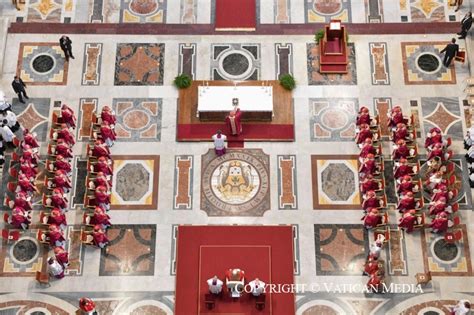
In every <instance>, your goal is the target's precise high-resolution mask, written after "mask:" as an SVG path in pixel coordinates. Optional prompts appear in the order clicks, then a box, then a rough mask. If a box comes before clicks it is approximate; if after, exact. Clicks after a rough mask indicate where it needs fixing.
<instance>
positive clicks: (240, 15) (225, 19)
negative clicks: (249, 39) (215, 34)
mask: <svg viewBox="0 0 474 315" xmlns="http://www.w3.org/2000/svg"><path fill="white" fill-rule="evenodd" d="M256 18H257V7H256V3H255V0H216V25H215V28H216V31H255V29H256V25H257V20H256Z"/></svg>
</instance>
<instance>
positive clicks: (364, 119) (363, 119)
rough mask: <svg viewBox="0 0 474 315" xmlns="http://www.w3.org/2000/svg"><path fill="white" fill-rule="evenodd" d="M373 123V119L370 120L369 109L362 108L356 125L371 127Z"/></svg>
mask: <svg viewBox="0 0 474 315" xmlns="http://www.w3.org/2000/svg"><path fill="white" fill-rule="evenodd" d="M371 121H372V119H371V118H370V114H369V109H368V108H367V107H364V106H362V107H361V108H360V110H359V114H358V115H357V119H356V125H357V126H360V125H362V124H367V125H370V123H371Z"/></svg>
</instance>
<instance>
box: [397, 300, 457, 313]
mask: <svg viewBox="0 0 474 315" xmlns="http://www.w3.org/2000/svg"><path fill="white" fill-rule="evenodd" d="M457 304H458V301H457V300H435V301H427V302H423V303H420V304H416V305H413V306H410V307H408V308H407V309H405V310H403V311H402V312H400V315H411V314H429V315H431V314H433V315H434V314H450V313H451V312H450V310H451V308H453V307H454V306H455V305H457Z"/></svg>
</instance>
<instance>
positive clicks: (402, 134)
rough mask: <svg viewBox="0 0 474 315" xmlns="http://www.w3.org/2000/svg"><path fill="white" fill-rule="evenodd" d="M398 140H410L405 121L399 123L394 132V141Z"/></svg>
mask: <svg viewBox="0 0 474 315" xmlns="http://www.w3.org/2000/svg"><path fill="white" fill-rule="evenodd" d="M398 140H405V141H407V140H409V135H408V129H407V126H406V125H405V124H403V123H399V124H397V128H396V129H395V131H394V132H393V136H392V141H393V142H394V143H397V142H398Z"/></svg>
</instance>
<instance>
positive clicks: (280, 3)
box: [273, 0, 291, 24]
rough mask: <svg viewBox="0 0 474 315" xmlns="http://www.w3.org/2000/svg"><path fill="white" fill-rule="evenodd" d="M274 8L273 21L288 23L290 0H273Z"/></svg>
mask: <svg viewBox="0 0 474 315" xmlns="http://www.w3.org/2000/svg"><path fill="white" fill-rule="evenodd" d="M273 1H274V8H275V18H274V23H276V24H288V23H290V13H291V12H290V8H291V3H290V0H273Z"/></svg>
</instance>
